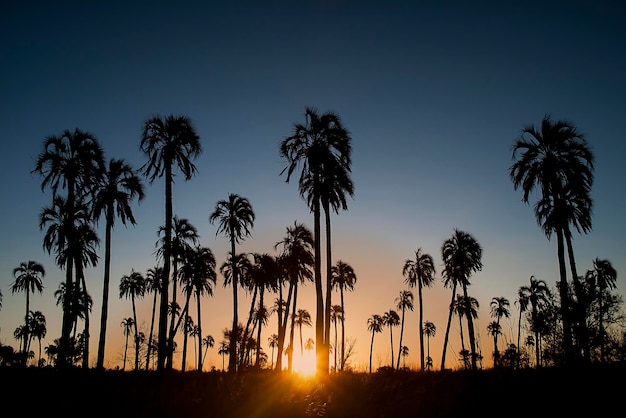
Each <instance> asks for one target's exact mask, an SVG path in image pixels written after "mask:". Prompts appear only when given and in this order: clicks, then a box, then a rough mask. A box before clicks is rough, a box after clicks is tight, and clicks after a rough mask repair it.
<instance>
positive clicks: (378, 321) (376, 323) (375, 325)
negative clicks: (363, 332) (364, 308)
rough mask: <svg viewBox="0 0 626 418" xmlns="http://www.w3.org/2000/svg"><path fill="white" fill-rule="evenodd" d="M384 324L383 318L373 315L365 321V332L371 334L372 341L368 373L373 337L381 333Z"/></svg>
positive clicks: (371, 349) (372, 350)
mask: <svg viewBox="0 0 626 418" xmlns="http://www.w3.org/2000/svg"><path fill="white" fill-rule="evenodd" d="M384 324H385V322H384V320H383V317H382V316H380V315H378V314H374V315H372V316H371V317H369V318H368V319H367V330H368V331H369V332H371V333H372V341H371V343H370V373H371V372H372V353H373V352H374V335H376V333H378V332H383V326H384Z"/></svg>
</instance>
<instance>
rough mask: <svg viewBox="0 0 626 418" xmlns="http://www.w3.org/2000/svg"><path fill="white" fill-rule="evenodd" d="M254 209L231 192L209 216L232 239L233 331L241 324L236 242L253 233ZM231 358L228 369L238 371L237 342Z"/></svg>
mask: <svg viewBox="0 0 626 418" xmlns="http://www.w3.org/2000/svg"><path fill="white" fill-rule="evenodd" d="M254 218H255V215H254V211H253V210H252V205H251V204H250V202H249V201H248V199H246V198H245V197H241V196H239V195H237V194H234V193H230V194H229V195H228V199H227V200H220V201H218V202H217V204H216V205H215V210H214V211H213V213H211V215H210V216H209V221H210V222H211V223H215V222H216V221H217V222H218V227H217V232H216V234H220V233H221V234H224V235H225V236H226V237H228V238H229V239H230V253H231V255H233V256H232V257H231V262H232V273H231V274H232V288H233V327H232V332H233V333H236V332H237V325H238V324H239V314H238V309H239V306H238V303H237V290H238V289H237V287H238V283H237V279H238V276H237V275H238V272H237V263H236V257H235V254H237V252H236V251H235V250H236V247H235V244H237V243H239V242H241V241H242V240H243V239H245V238H246V237H248V236H250V235H251V230H252V227H253V226H254ZM230 350H231V351H230V358H229V365H228V371H229V372H231V373H235V372H236V371H237V344H230Z"/></svg>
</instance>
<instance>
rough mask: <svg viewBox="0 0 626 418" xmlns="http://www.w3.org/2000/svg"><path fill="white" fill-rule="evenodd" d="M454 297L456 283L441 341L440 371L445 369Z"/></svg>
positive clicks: (454, 287)
mask: <svg viewBox="0 0 626 418" xmlns="http://www.w3.org/2000/svg"><path fill="white" fill-rule="evenodd" d="M455 297H456V283H455V284H454V286H453V287H452V300H451V301H450V310H449V311H448V324H447V325H446V335H445V337H444V339H443V354H442V355H441V371H444V370H445V369H446V350H447V348H448V337H449V336H450V323H451V322H452V311H453V310H454V299H455Z"/></svg>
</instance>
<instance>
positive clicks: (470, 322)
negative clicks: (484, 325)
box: [463, 284, 477, 370]
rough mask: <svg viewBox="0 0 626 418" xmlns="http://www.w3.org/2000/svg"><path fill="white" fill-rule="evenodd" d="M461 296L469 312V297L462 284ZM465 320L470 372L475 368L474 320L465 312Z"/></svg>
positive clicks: (469, 313)
mask: <svg viewBox="0 0 626 418" xmlns="http://www.w3.org/2000/svg"><path fill="white" fill-rule="evenodd" d="M463 296H465V300H466V301H467V302H466V303H467V304H468V306H467V308H468V310H469V300H470V299H469V296H468V294H467V285H466V284H463ZM465 317H466V319H467V328H468V329H467V333H468V335H469V342H470V350H471V354H472V370H476V369H477V366H476V337H475V335H474V320H473V318H472V314H471V312H467V314H466V315H465Z"/></svg>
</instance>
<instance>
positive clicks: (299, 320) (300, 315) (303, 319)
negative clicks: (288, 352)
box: [294, 309, 312, 355]
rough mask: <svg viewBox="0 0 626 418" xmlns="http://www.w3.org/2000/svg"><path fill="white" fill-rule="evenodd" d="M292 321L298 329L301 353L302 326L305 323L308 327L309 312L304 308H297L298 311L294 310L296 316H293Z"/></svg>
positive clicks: (302, 350) (302, 352) (301, 352)
mask: <svg viewBox="0 0 626 418" xmlns="http://www.w3.org/2000/svg"><path fill="white" fill-rule="evenodd" d="M294 323H295V324H296V326H297V327H298V330H299V331H300V355H303V354H304V346H303V342H302V326H304V325H306V326H307V327H310V326H311V325H312V323H311V314H310V313H309V311H307V310H306V309H298V312H296V316H295V318H294Z"/></svg>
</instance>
